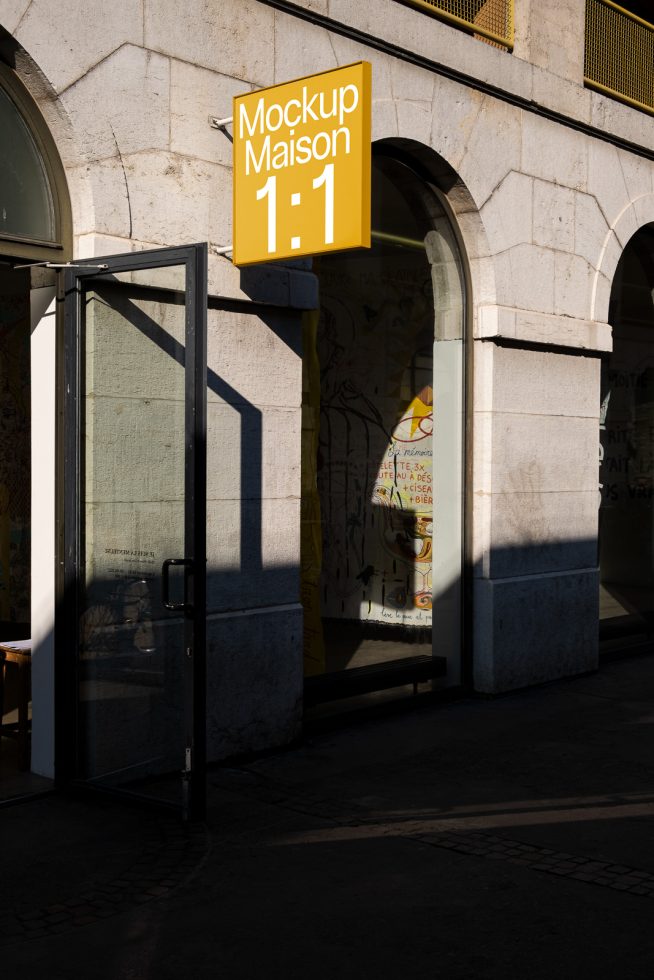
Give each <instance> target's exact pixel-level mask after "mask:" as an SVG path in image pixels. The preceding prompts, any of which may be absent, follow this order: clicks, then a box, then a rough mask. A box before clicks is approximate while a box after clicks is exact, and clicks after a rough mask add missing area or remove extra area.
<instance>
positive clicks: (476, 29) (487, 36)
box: [400, 0, 513, 51]
mask: <svg viewBox="0 0 654 980" xmlns="http://www.w3.org/2000/svg"><path fill="white" fill-rule="evenodd" d="M400 2H401V3H406V4H408V6H410V7H417V8H418V10H424V11H425V13H429V14H433V15H434V17H439V18H440V19H441V20H445V21H447V22H448V23H450V24H454V25H455V26H456V27H461V28H462V29H463V30H465V31H468V32H469V33H470V34H474V36H475V37H478V38H479V39H480V40H482V41H487V42H488V43H489V44H492V45H494V46H495V47H498V48H502V49H503V50H505V51H510V50H511V49H512V47H513V0H400Z"/></svg>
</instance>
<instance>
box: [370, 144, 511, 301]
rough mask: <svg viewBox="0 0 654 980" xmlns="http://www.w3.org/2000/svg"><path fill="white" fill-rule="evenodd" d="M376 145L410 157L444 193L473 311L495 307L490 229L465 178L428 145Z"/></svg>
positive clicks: (421, 171)
mask: <svg viewBox="0 0 654 980" xmlns="http://www.w3.org/2000/svg"><path fill="white" fill-rule="evenodd" d="M376 145H381V146H384V145H386V146H389V147H392V148H393V149H394V150H395V151H396V152H397V153H399V155H400V156H403V157H406V159H407V161H408V162H409V163H410V165H411V166H412V167H413V169H414V170H416V172H417V173H419V174H420V175H421V176H422V177H423V178H424V179H425V180H426V181H428V182H429V183H431V184H433V185H434V186H435V187H436V188H437V189H438V190H439V191H440V193H441V196H442V198H443V199H444V202H445V204H446V206H447V208H448V210H449V211H450V216H451V219H452V226H453V228H454V230H455V232H456V233H457V235H458V237H459V242H458V244H459V248H460V251H461V254H462V256H463V257H464V260H465V263H466V276H467V280H468V292H469V295H468V301H469V307H470V310H471V311H472V312H473V313H474V310H475V308H476V307H478V306H480V305H491V306H493V305H495V304H496V303H497V290H496V281H495V267H494V263H493V258H492V254H491V249H490V245H489V243H488V237H487V235H486V229H485V228H484V223H483V221H482V217H481V214H480V211H479V208H478V206H477V204H476V202H475V200H474V198H473V196H472V194H471V192H470V190H469V189H468V187H467V185H466V184H465V182H464V181H463V179H462V178H461V177H460V176H459V174H458V173H457V171H456V170H455V169H454V168H453V167H452V166H451V165H450V163H449V162H448V161H447V160H446V159H445V158H444V157H443V156H441V154H439V153H438V152H437V151H436V150H434V149H432V148H431V147H429V146H426V145H425V144H424V143H419V142H418V141H416V140H413V139H409V138H404V137H399V136H398V137H387V138H383V139H379V140H378V141H376ZM473 296H474V306H473V304H472V302H471V299H472V297H473Z"/></svg>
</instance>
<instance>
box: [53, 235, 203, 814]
mask: <svg viewBox="0 0 654 980" xmlns="http://www.w3.org/2000/svg"><path fill="white" fill-rule="evenodd" d="M207 255H208V247H207V244H206V243H199V244H193V245H185V246H179V247H173V248H162V249H153V250H148V251H141V252H130V253H125V254H118V255H110V256H102V257H98V258H92V259H86V260H79V262H77V263H71V265H70V266H68V267H66V268H64V269H63V270H62V273H63V275H62V279H61V282H60V289H62V293H61V294H60V297H59V299H60V303H59V306H60V310H61V308H62V307H63V317H60V323H59V331H60V338H59V339H60V343H59V344H58V345H57V346H58V357H59V364H58V369H57V376H58V379H59V381H60V383H59V385H58V391H59V393H60V394H59V398H60V404H59V406H58V411H57V419H58V423H59V424H58V430H59V431H58V436H57V448H58V457H59V466H58V479H59V485H60V492H59V493H58V514H57V518H58V525H59V528H58V534H57V539H58V558H57V572H58V575H57V579H58V581H57V605H56V613H55V650H56V654H55V780H56V783H57V785H59V786H70V785H76V786H83V787H89V784H88V783H85V782H84V781H83V780H82V779H81V778H80V767H79V758H80V752H79V750H80V743H79V737H80V735H79V726H78V698H77V690H78V680H79V676H78V656H77V653H78V644H79V631H78V622H79V612H80V607H79V597H80V569H81V554H80V544H81V524H80V521H81V500H82V497H81V489H82V488H81V481H80V478H81V473H82V468H81V462H82V460H81V439H80V435H81V432H82V427H81V422H82V418H81V414H82V404H81V399H80V378H81V371H82V360H81V353H82V349H83V348H82V343H81V341H82V324H83V316H82V314H83V310H82V297H83V294H84V287H85V285H86V283H88V282H89V281H90V280H93V279H96V280H98V279H101V278H103V277H105V276H111V275H113V274H117V273H123V272H133V271H138V270H147V269H155V268H165V267H167V266H182V265H183V266H184V267H185V273H186V303H185V328H186V344H185V361H184V363H185V401H186V407H185V474H184V483H185V505H184V537H185V542H186V549H187V553H186V554H185V555H183V556H182V555H180V556H170V557H179V558H184V559H187V561H188V562H189V565H188V567H187V575H186V597H185V608H184V622H185V628H184V650H180V657H182V658H183V664H184V666H183V679H184V693H183V713H184V732H185V743H186V744H185V746H184V747H181V748H180V770H181V778H182V779H183V805H182V809H183V813H182V815H183V817H184V819H189V820H202V819H203V818H204V815H205V811H206V441H207V407H206V403H207ZM89 788H90V787H89ZM112 792H115V793H116V794H118V795H123V796H128V795H131V794H128V793H127V792H126V791H123V790H115V791H112Z"/></svg>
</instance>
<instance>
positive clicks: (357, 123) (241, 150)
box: [234, 62, 370, 265]
mask: <svg viewBox="0 0 654 980" xmlns="http://www.w3.org/2000/svg"><path fill="white" fill-rule="evenodd" d="M234 123H235V125H234V262H235V264H236V265H247V264H250V263H253V262H265V261H270V260H272V259H278V258H286V257H296V256H297V257H299V256H301V255H316V254H319V253H320V252H326V251H333V250H335V249H346V248H356V247H361V246H368V245H369V244H370V65H369V64H368V63H367V62H358V63H357V64H355V65H348V66H347V67H345V68H338V69H334V70H332V71H328V72H324V73H322V74H319V75H311V76H309V77H308V78H301V79H298V80H297V81H295V82H286V83H284V84H283V85H275V86H273V87H272V88H268V89H263V90H261V91H258V92H252V93H248V94H247V95H243V96H238V97H237V98H236V99H235V100H234Z"/></svg>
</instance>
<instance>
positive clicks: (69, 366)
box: [59, 245, 207, 819]
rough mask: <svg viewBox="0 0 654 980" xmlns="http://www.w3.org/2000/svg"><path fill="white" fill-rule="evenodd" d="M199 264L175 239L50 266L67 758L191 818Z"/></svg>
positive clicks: (201, 650) (199, 686) (201, 525)
mask: <svg viewBox="0 0 654 980" xmlns="http://www.w3.org/2000/svg"><path fill="white" fill-rule="evenodd" d="M206 269H207V249H206V245H189V246H185V247H180V248H170V249H161V250H156V251H146V252H138V253H130V254H126V255H115V256H109V257H106V258H104V257H103V258H98V259H93V260H88V261H87V262H80V263H79V264H76V265H73V266H71V267H70V268H68V269H66V270H65V327H64V330H65V344H64V349H65V352H66V353H65V368H64V370H65V385H64V387H65V392H66V395H65V425H64V440H65V446H64V458H65V462H64V508H63V509H64V541H65V562H64V590H65V593H64V609H65V615H64V622H65V626H64V630H63V634H62V633H60V637H61V642H62V644H63V646H64V649H65V653H66V657H67V660H68V662H69V664H73V663H74V669H73V670H71V672H70V675H69V678H68V681H67V683H68V688H69V691H71V692H72V691H74V696H73V697H70V698H69V700H68V707H69V709H70V713H71V714H72V715H73V716H74V732H73V731H72V727H71V731H70V738H69V740H67V741H68V745H69V747H70V750H71V751H72V753H73V757H74V771H72V772H71V773H70V774H71V775H72V776H73V777H74V779H75V780H77V781H82V782H83V783H84V784H86V785H91V786H94V787H97V788H103V789H109V790H112V791H114V792H121V793H129V794H130V795H137V796H139V797H145V798H148V799H151V800H156V801H160V802H162V803H167V804H170V805H173V806H175V807H177V808H179V809H180V811H181V812H182V813H183V815H184V817H185V818H192V819H201V818H202V816H203V814H204V807H205V782H204V780H205V772H204V770H205V738H206V736H205V713H206V709H205V696H206V695H205V690H206V685H205V629H206V626H205V616H206V612H205V607H206V557H205V556H206V541H205V536H206V295H207V281H206V279H207V272H206ZM73 652H74V656H73V655H72V654H73ZM59 703H60V702H59ZM72 724H73V721H72V719H71V726H72Z"/></svg>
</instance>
